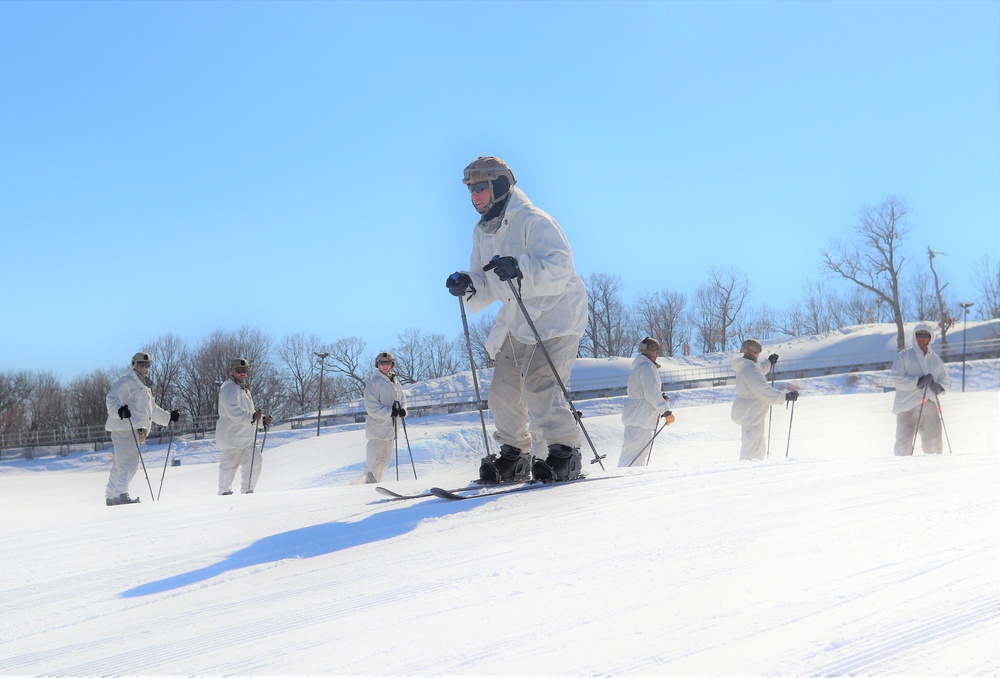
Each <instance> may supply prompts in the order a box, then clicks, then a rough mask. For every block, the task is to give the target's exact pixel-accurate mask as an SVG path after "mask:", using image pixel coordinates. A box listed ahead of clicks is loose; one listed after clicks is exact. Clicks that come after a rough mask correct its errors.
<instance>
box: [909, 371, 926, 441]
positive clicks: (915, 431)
mask: <svg viewBox="0 0 1000 678" xmlns="http://www.w3.org/2000/svg"><path fill="white" fill-rule="evenodd" d="M926 402H927V387H926V386H924V394H923V395H922V396H921V397H920V409H919V410H918V411H917V425H916V426H914V427H913V444H911V445H910V456H911V457H912V456H913V451H914V450H915V449H917V434H918V433H920V418H921V417H922V416H923V414H924V403H926Z"/></svg>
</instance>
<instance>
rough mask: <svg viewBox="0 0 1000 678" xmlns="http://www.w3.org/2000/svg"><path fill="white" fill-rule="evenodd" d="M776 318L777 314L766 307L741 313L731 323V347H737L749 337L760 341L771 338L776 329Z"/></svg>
mask: <svg viewBox="0 0 1000 678" xmlns="http://www.w3.org/2000/svg"><path fill="white" fill-rule="evenodd" d="M776 316H777V312H776V311H775V310H774V309H772V308H771V307H770V306H767V305H764V306H759V307H757V308H754V309H751V310H750V311H749V312H744V313H741V314H740V315H739V317H738V318H737V320H736V322H734V323H733V335H734V336H733V340H732V344H733V346H738V345H740V344H742V343H743V340H744V339H749V338H751V337H752V338H754V339H759V340H760V341H767V340H769V339H771V338H773V337H774V333H775V331H776V330H777V327H778V326H777V324H776V323H775V321H774V318H775V317H776Z"/></svg>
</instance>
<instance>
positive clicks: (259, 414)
mask: <svg viewBox="0 0 1000 678" xmlns="http://www.w3.org/2000/svg"><path fill="white" fill-rule="evenodd" d="M263 416H264V412H263V411H262V410H257V411H256V412H254V413H253V414H252V415H251V416H250V421H260V419H261V417H263Z"/></svg>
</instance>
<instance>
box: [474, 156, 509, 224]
mask: <svg viewBox="0 0 1000 678" xmlns="http://www.w3.org/2000/svg"><path fill="white" fill-rule="evenodd" d="M479 182H486V183H487V184H488V185H489V187H490V201H489V203H488V204H487V205H486V206H485V207H483V209H482V210H480V211H481V212H482V213H483V214H485V213H486V212H488V211H489V210H490V208H491V207H493V205H495V204H496V203H497V202H498V201H500V200H502V199H503V198H504V196H506V195H507V194H508V193H510V189H511V186H513V185H514V184H516V183H517V179H516V178H514V173H513V172H512V171H511V169H510V167H508V166H507V163H505V162H504V161H503V160H501V159H500V158H495V157H493V156H492V155H483V156H480V157H478V158H476V159H475V160H473V161H472V162H470V163H469V164H468V166H466V168H465V171H464V172H463V173H462V183H463V184H465V185H466V186H469V187H470V190H471V187H472V185H473V184H477V183H479Z"/></svg>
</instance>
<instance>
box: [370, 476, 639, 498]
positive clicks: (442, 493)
mask: <svg viewBox="0 0 1000 678" xmlns="http://www.w3.org/2000/svg"><path fill="white" fill-rule="evenodd" d="M620 477H622V476H618V475H612V476H580V477H579V478H573V479H572V480H560V481H555V482H542V481H541V480H529V481H527V482H523V483H504V484H500V485H483V484H480V483H472V484H471V485H466V486H465V487H459V488H456V489H454V490H446V489H444V488H442V487H432V488H430V489H429V490H427V491H426V492H420V493H417V494H400V493H398V492H394V491H393V490H390V489H389V488H386V487H382V486H377V487H376V488H375V491H376V492H378V493H379V494H381V495H383V496H386V497H388V498H389V499H390V500H394V501H395V500H403V499H421V498H423V497H438V498H440V499H448V500H451V501H459V500H463V499H478V498H480V497H494V496H496V495H498V494H511V493H513V492H527V491H528V490H537V489H541V488H543V487H558V486H561V485H572V484H574V483H582V482H589V481H593V480H607V479H608V478H620Z"/></svg>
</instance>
